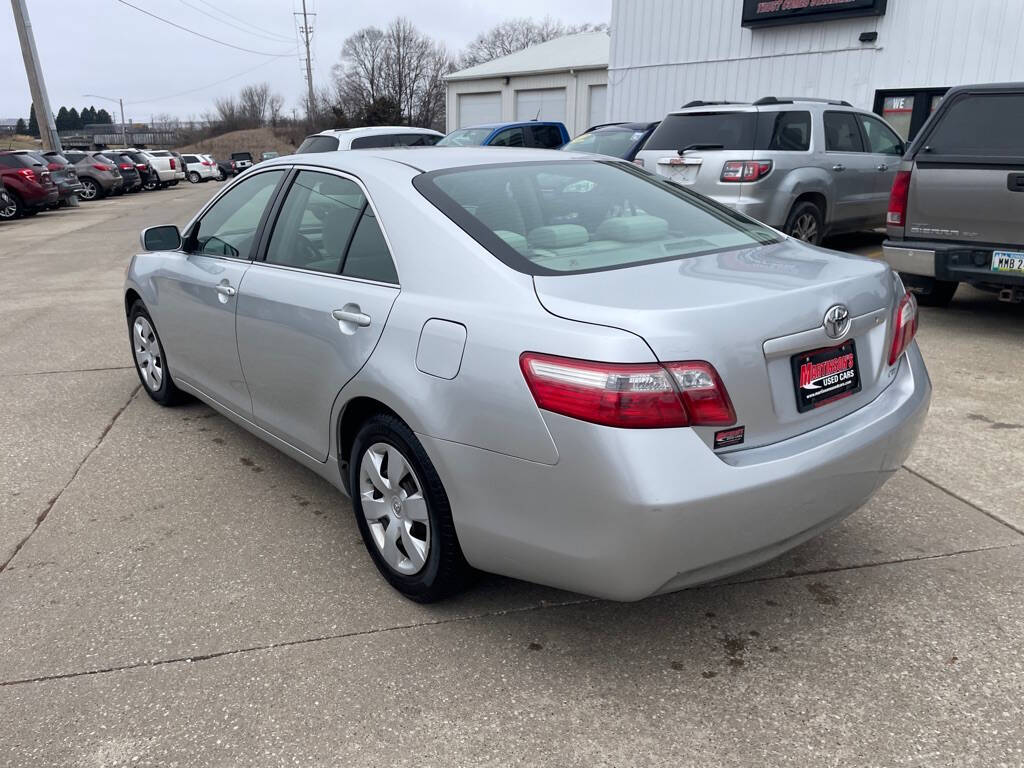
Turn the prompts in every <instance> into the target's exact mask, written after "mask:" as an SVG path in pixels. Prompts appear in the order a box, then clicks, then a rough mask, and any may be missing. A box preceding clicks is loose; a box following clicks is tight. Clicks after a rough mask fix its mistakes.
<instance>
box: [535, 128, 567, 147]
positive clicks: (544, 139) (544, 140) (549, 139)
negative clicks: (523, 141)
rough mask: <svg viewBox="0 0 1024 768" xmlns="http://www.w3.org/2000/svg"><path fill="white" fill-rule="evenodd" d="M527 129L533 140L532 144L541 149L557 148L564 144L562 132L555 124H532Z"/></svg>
mask: <svg viewBox="0 0 1024 768" xmlns="http://www.w3.org/2000/svg"><path fill="white" fill-rule="evenodd" d="M527 130H528V131H529V132H530V138H531V139H532V140H533V141H532V144H531V146H534V147H539V148H540V149H555V148H557V147H560V146H562V144H564V143H565V142H564V141H562V132H561V131H560V130H558V129H557V128H556V127H555V126H553V125H531V126H530V127H529V128H527Z"/></svg>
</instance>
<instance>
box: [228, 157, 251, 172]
mask: <svg viewBox="0 0 1024 768" xmlns="http://www.w3.org/2000/svg"><path fill="white" fill-rule="evenodd" d="M248 168H252V155H251V154H250V153H249V152H232V153H231V170H232V171H233V172H234V174H235V175H236V176H237V175H238V174H240V173H241V172H242V171H244V170H246V169H248Z"/></svg>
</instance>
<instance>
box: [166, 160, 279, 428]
mask: <svg viewBox="0 0 1024 768" xmlns="http://www.w3.org/2000/svg"><path fill="white" fill-rule="evenodd" d="M285 173H286V171H285V169H275V170H271V171H266V172H263V173H256V174H253V175H252V176H248V177H246V179H245V180H243V181H241V182H239V183H238V184H235V185H233V186H232V187H230V188H229V189H228V190H227V192H225V193H224V194H223V195H221V196H220V197H218V198H217V199H216V201H215V202H214V203H213V204H212V205H211V206H210V207H209V208H208V209H207V210H206V211H204V212H203V213H202V215H201V216H200V218H199V219H198V220H197V221H196V222H195V223H194V224H193V225H192V226H191V227H190V228H189V230H188V231H187V232H186V234H185V242H184V245H183V250H184V251H185V253H183V254H180V258H175V259H169V260H167V262H166V268H165V269H162V270H160V271H159V272H158V273H157V275H156V277H155V278H154V284H155V287H156V293H157V299H156V303H155V305H154V307H153V308H152V309H153V311H154V312H155V313H156V315H157V316H156V317H155V319H156V321H157V326H158V327H159V328H160V336H161V338H162V340H163V342H164V349H165V351H166V353H167V360H168V365H169V366H170V368H171V370H172V372H173V374H174V377H175V379H178V380H180V381H182V382H183V383H185V384H189V385H191V386H193V387H195V388H196V389H198V390H199V391H200V392H202V393H203V394H205V395H207V396H208V397H211V398H213V399H214V400H216V401H218V402H219V403H221V404H223V405H225V406H227V407H228V408H230V409H231V410H233V411H235V412H236V413H240V414H243V415H249V414H251V413H252V401H251V400H250V398H249V391H248V389H247V388H246V385H245V379H244V378H243V376H242V367H241V364H240V363H239V360H238V348H237V345H236V343H235V305H236V302H237V296H238V294H237V292H238V287H239V285H240V284H241V282H242V275H244V274H245V271H246V270H247V269H248V268H249V264H250V262H251V259H252V257H253V254H254V251H255V244H256V238H257V235H258V234H259V231H260V227H261V226H262V222H263V219H264V217H265V215H266V213H267V211H268V210H269V207H270V205H269V204H270V201H271V200H272V199H273V196H274V193H275V191H276V189H277V186H278V184H280V183H281V181H282V180H283V179H284V176H285ZM176 255H177V254H176Z"/></svg>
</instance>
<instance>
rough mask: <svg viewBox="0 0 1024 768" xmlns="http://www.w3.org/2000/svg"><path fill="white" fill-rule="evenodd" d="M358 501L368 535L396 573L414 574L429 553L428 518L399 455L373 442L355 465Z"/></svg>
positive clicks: (412, 475)
mask: <svg viewBox="0 0 1024 768" xmlns="http://www.w3.org/2000/svg"><path fill="white" fill-rule="evenodd" d="M359 501H360V504H361V505H362V508H363V516H364V517H365V518H366V525H367V526H368V527H369V530H370V536H371V538H372V539H373V541H374V544H376V545H377V550H378V551H379V552H380V554H381V556H382V557H383V558H384V561H385V562H386V563H387V564H388V566H389V567H390V568H391V569H392V570H394V571H396V572H397V573H400V574H403V575H405V576H411V575H413V574H415V573H418V572H419V571H420V570H421V569H422V568H423V566H424V565H425V564H426V562H427V557H428V556H429V554H430V516H429V515H428V514H427V500H426V499H425V498H424V497H423V486H422V485H421V484H420V481H419V478H418V477H416V473H415V472H413V470H412V466H411V465H410V464H409V461H408V460H407V459H406V458H405V456H403V455H402V452H401V451H399V450H398V449H397V448H395V447H394V446H393V445H389V444H387V443H374V444H373V445H371V446H370V447H369V448H368V449H367V450H366V452H365V453H364V454H363V458H362V461H361V462H360V465H359Z"/></svg>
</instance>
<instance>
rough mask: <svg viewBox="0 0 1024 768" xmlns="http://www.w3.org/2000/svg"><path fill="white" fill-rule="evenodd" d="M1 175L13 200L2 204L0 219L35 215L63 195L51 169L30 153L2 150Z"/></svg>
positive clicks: (0, 154) (0, 177) (0, 153)
mask: <svg viewBox="0 0 1024 768" xmlns="http://www.w3.org/2000/svg"><path fill="white" fill-rule="evenodd" d="M0 179H2V180H3V185H4V189H5V190H6V191H7V195H8V197H9V198H10V200H11V202H10V203H8V204H7V205H6V206H4V207H3V208H0V219H18V218H21V217H22V216H32V215H34V214H36V213H39V211H41V210H44V209H46V208H49V207H50V206H53V205H55V204H56V203H57V201H58V200H59V199H60V192H59V191H58V189H57V185H56V184H54V183H53V179H52V178H51V177H50V171H49V170H48V169H47V168H46V166H45V165H43V164H42V163H40V162H39V161H38V160H36V159H35V158H33V157H32V156H31V155H28V154H21V153H19V152H10V151H9V152H0Z"/></svg>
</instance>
